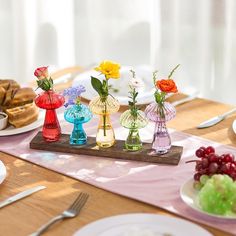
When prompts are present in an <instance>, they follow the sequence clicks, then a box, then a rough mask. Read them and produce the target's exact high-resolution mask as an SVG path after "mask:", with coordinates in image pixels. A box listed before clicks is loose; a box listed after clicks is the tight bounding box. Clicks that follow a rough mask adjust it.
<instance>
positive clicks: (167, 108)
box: [145, 102, 176, 155]
mask: <svg viewBox="0 0 236 236" xmlns="http://www.w3.org/2000/svg"><path fill="white" fill-rule="evenodd" d="M145 114H146V117H147V118H148V119H149V120H151V121H153V122H155V129H154V134H153V141H152V149H153V150H154V151H155V153H156V154H160V155H161V154H165V153H167V152H168V151H169V150H170V148H171V138H170V135H169V132H168V129H167V127H166V122H167V121H169V120H171V119H173V118H174V117H175V115H176V110H175V108H174V106H173V105H172V104H170V103H168V102H164V103H163V104H158V103H155V102H153V103H151V104H149V105H148V106H147V107H146V109H145Z"/></svg>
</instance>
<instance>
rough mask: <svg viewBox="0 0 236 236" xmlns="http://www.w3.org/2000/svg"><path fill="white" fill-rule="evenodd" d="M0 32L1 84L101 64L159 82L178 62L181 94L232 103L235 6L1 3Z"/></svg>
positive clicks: (63, 0)
mask: <svg viewBox="0 0 236 236" xmlns="http://www.w3.org/2000/svg"><path fill="white" fill-rule="evenodd" d="M0 29H1V32H2V34H1V37H0V52H1V53H0V77H1V78H6V77H12V78H15V79H17V80H18V81H20V82H26V81H28V80H32V79H33V71H34V69H35V68H36V67H38V66H42V65H51V66H50V68H51V69H52V70H54V69H57V68H63V67H66V66H73V65H82V66H86V65H89V64H92V63H96V62H99V61H101V60H103V59H112V60H116V61H118V62H120V63H121V64H123V65H143V64H145V65H151V66H152V67H153V68H155V69H158V70H159V73H160V76H164V75H166V74H168V72H169V70H170V69H171V68H172V67H174V66H175V65H176V64H178V63H180V64H181V67H180V68H179V70H178V71H177V73H176V74H175V79H176V80H177V83H178V85H179V88H180V90H182V91H184V92H188V89H189V88H195V89H196V90H198V91H199V92H200V94H201V96H203V97H207V98H211V99H215V100H218V101H222V102H227V103H232V104H234V103H235V101H236V93H235V92H234V90H235V88H236V79H235V78H234V67H235V66H236V40H235V37H236V2H235V1H234V0H217V1H215V0H198V1H195V0H148V1H146V0H99V1H94V0H57V1H56V0H37V1H36V0H0Z"/></svg>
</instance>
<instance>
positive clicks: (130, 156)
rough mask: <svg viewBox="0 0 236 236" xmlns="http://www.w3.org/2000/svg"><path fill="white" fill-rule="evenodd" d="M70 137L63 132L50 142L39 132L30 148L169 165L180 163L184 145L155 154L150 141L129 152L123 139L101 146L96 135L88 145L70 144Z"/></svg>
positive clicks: (89, 140)
mask: <svg viewBox="0 0 236 236" xmlns="http://www.w3.org/2000/svg"><path fill="white" fill-rule="evenodd" d="M69 139H70V135H68V134H62V135H61V138H60V140H59V141H57V142H51V143H49V142H46V141H44V139H43V137H42V132H38V134H37V135H36V136H35V137H34V138H33V139H32V141H31V142H30V148H32V149H39V150H47V151H53V152H65V153H74V154H83V155H90V156H102V157H109V158H117V159H124V160H133V161H144V162H151V163H159V164H169V165H178V163H179V160H180V158H181V155H182V152H183V147H181V146H172V147H171V149H170V151H169V152H168V153H167V154H163V155H157V154H153V150H152V149H151V144H150V143H143V149H142V150H140V151H137V152H129V151H127V150H125V149H124V143H125V142H124V141H123V140H116V143H115V145H114V146H112V147H110V148H100V147H98V146H97V145H96V139H95V138H94V137H88V142H87V144H86V145H81V146H74V145H70V144H69Z"/></svg>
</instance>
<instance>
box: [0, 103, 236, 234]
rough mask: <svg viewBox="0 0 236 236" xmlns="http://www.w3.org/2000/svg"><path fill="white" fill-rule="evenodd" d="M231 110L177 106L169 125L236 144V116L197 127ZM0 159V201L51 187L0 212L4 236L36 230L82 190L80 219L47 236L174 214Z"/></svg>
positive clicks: (216, 106) (8, 158) (218, 106)
mask: <svg viewBox="0 0 236 236" xmlns="http://www.w3.org/2000/svg"><path fill="white" fill-rule="evenodd" d="M230 108H231V106H229V105H224V104H220V103H216V102H213V101H209V100H203V99H195V100H194V101H192V102H189V103H186V104H183V105H180V106H178V107H177V116H176V118H175V119H174V120H172V121H171V122H169V123H168V126H169V127H171V128H175V129H177V130H180V131H183V132H186V133H190V134H193V135H197V136H200V137H204V138H207V139H210V140H214V141H217V142H220V143H222V144H229V145H232V146H236V135H235V134H234V133H233V131H232V128H231V124H232V122H233V120H234V119H235V118H236V115H232V116H231V117H229V118H228V119H226V120H224V121H223V122H221V123H219V124H218V125H216V126H213V127H211V128H207V129H202V130H198V129H196V128H195V127H196V125H197V124H199V123H200V122H201V121H203V120H205V119H207V118H210V117H212V116H215V115H217V114H220V113H223V112H225V111H227V110H229V109H230ZM0 159H1V160H2V161H3V162H4V163H5V165H6V166H7V172H8V175H7V178H6V180H5V181H4V183H3V184H1V186H0V199H1V200H3V199H4V198H5V197H9V196H11V195H12V194H15V193H17V192H19V191H22V190H23V189H27V188H28V187H32V186H36V185H45V186H47V189H45V190H43V191H40V192H38V193H35V194H33V195H31V196H30V197H27V198H25V199H22V200H20V201H18V202H17V203H14V204H12V205H9V206H7V207H4V208H2V209H1V210H0V222H1V223H0V235H4V236H8V235H9V236H10V235H17V236H21V235H22V236H23V235H28V234H30V233H32V232H34V231H35V230H36V229H37V228H38V227H40V226H41V225H42V224H44V223H45V222H47V221H48V220H49V219H50V218H52V217H53V216H55V215H56V214H58V213H60V212H62V211H63V210H64V209H66V208H67V207H68V206H69V205H70V204H71V202H72V201H73V200H74V199H75V197H76V196H77V194H78V192H79V191H84V192H87V193H89V195H90V198H89V200H88V202H87V204H86V206H85V207H84V208H83V210H82V211H81V213H80V215H79V216H78V217H76V218H74V219H70V220H66V221H64V222H62V223H60V224H58V225H55V226H54V227H52V228H51V229H50V230H49V231H47V232H46V233H45V235H60V236H66V235H72V234H73V233H74V232H75V231H76V230H78V229H79V228H81V227H82V226H84V225H86V224H88V223H90V222H93V221H95V220H98V219H101V218H104V217H107V216H114V215H118V214H124V213H138V212H143V213H144V212H145V213H158V214H166V215H170V216H173V217H174V215H173V214H171V213H169V212H167V211H164V210H161V209H159V208H158V207H154V206H151V205H148V204H145V203H141V202H138V201H135V200H132V199H129V198H126V197H122V196H119V195H116V194H113V193H111V192H108V191H105V190H102V189H99V188H96V187H94V186H91V185H89V184H86V183H83V182H81V181H78V180H75V179H73V178H69V177H66V176H63V175H61V174H59V173H56V172H53V171H51V170H48V169H45V168H42V167H39V166H36V165H34V164H31V163H28V162H26V161H23V160H20V159H18V158H16V157H13V156H10V155H7V154H4V153H0ZM202 226H203V227H204V228H206V229H207V230H209V231H210V232H211V233H212V234H213V235H216V236H228V235H230V234H227V233H224V232H222V231H220V230H216V229H213V228H211V227H207V226H204V225H202ZM88 236H89V235H88Z"/></svg>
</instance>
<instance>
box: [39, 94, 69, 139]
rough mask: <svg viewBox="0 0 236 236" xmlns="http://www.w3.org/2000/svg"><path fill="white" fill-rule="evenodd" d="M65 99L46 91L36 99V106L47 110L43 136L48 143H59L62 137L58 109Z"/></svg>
mask: <svg viewBox="0 0 236 236" xmlns="http://www.w3.org/2000/svg"><path fill="white" fill-rule="evenodd" d="M64 102H65V98H64V97H63V96H62V95H60V94H57V93H55V92H54V91H53V90H49V91H44V92H42V93H41V94H39V95H38V96H37V97H36V98H35V104H36V105H37V106H38V107H39V108H42V109H45V110H46V114H45V119H44V124H43V129H42V136H43V138H44V139H45V141H47V142H55V141H58V140H59V138H60V136H61V127H60V124H59V122H58V119H57V113H56V109H57V108H59V107H61V106H62V105H63V104H64Z"/></svg>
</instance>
